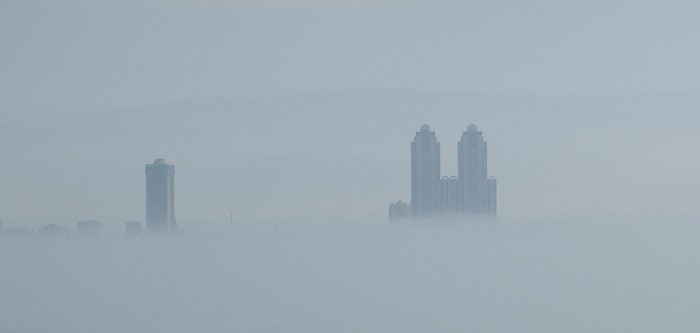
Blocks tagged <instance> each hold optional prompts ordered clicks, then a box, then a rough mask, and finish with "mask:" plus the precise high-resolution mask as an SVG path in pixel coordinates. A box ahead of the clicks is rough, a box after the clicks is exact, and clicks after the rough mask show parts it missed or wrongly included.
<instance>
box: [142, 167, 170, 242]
mask: <svg viewBox="0 0 700 333" xmlns="http://www.w3.org/2000/svg"><path fill="white" fill-rule="evenodd" d="M146 230H147V231H148V232H149V233H166V232H169V231H176V230H177V224H176V223H175V166H173V165H170V164H167V163H165V160H164V159H161V158H159V159H156V160H155V162H153V164H146Z"/></svg>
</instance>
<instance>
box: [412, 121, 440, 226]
mask: <svg viewBox="0 0 700 333" xmlns="http://www.w3.org/2000/svg"><path fill="white" fill-rule="evenodd" d="M439 199H440V142H438V141H437V137H436V136H435V132H433V131H431V130H430V126H428V125H423V126H421V128H420V131H419V132H416V137H415V138H414V139H413V142H412V143H411V212H412V213H413V215H414V216H427V215H432V214H434V213H436V212H437V211H438V208H439V203H440V202H439Z"/></svg>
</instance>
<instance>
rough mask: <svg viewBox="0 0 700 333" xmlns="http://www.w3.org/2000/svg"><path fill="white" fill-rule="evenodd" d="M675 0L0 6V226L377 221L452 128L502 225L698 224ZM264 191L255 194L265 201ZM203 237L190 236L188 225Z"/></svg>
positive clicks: (693, 9) (691, 14) (688, 47)
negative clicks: (166, 194)
mask: <svg viewBox="0 0 700 333" xmlns="http://www.w3.org/2000/svg"><path fill="white" fill-rule="evenodd" d="M699 9H700V5H698V4H696V3H694V2H691V1H687V2H683V1H672V2H663V3H661V2H654V1H648V2H645V1H642V2H639V1H635V2H632V1H629V2H622V1H616V2H614V3H611V2H609V1H585V2H584V1H580V2H575V3H572V2H570V1H561V2H555V1H531V2H522V1H500V2H499V1H482V2H474V1H467V2H463V1H430V2H428V1H405V2H400V1H378V2H370V1H364V2H356V1H352V2H351V1H331V2H321V1H299V2H294V3H289V2H281V1H280V2H275V1H263V2H255V1H248V2H235V1H233V2H226V1H204V2H201V1H177V2H171V1H101V2H87V1H3V2H2V4H0V40H1V41H2V44H1V47H2V56H0V71H1V72H2V79H0V112H1V114H2V122H0V139H2V142H4V144H3V145H2V152H1V153H2V155H1V156H2V160H3V163H2V164H3V173H2V183H3V186H2V188H1V189H0V199H2V200H0V202H2V204H1V205H2V206H0V210H1V211H2V213H1V214H2V215H1V216H0V218H2V219H4V220H6V223H13V222H17V223H24V222H27V223H29V222H31V223H39V222H48V221H49V220H50V221H51V222H59V223H72V222H73V221H75V220H81V219H87V218H97V219H100V220H103V221H105V223H106V224H108V225H109V224H114V225H115V226H120V225H121V223H122V222H123V221H125V220H133V219H143V215H144V212H143V210H144V208H143V206H144V203H143V201H144V200H143V187H144V186H143V177H144V176H143V165H144V164H145V163H147V162H151V161H152V159H154V158H156V157H164V158H166V159H167V160H168V161H169V162H171V163H174V164H175V165H176V167H177V175H176V187H177V191H176V198H177V203H176V210H177V211H176V214H177V216H178V218H179V219H180V220H181V221H182V222H183V227H184V228H186V229H187V228H196V226H195V225H207V223H214V224H215V223H218V222H217V220H218V219H221V220H222V221H226V220H227V217H228V212H229V211H233V212H234V214H235V215H236V217H237V218H241V219H245V218H248V219H256V218H276V217H279V216H287V215H293V216H347V215H353V216H381V215H382V214H385V210H386V204H387V203H388V202H389V201H392V200H396V199H404V200H405V199H407V198H408V197H409V195H408V194H409V193H408V185H409V184H408V181H409V178H408V171H409V170H408V158H409V156H408V154H409V150H408V146H409V142H410V140H411V138H412V136H413V132H414V131H415V130H416V129H417V128H418V127H419V126H420V125H421V124H423V123H429V124H431V125H432V126H433V127H434V128H435V130H436V131H437V134H438V138H439V140H440V141H441V142H442V144H443V161H444V162H443V165H444V167H443V172H444V173H445V174H448V175H449V174H454V173H455V166H454V165H453V164H455V161H454V156H453V155H455V150H456V141H457V140H458V138H459V136H460V133H461V131H462V130H464V129H465V128H466V126H467V125H468V124H469V123H470V122H475V123H477V124H479V125H480V126H481V127H482V129H483V130H484V133H485V135H486V139H487V140H488V141H489V144H490V155H491V159H490V163H491V172H492V173H493V174H495V175H497V176H498V177H499V179H500V193H499V196H500V203H501V213H502V214H504V215H511V216H541V215H548V214H555V215H569V214H571V215H574V214H580V213H582V212H605V213H607V214H612V215H623V216H629V215H639V214H667V213H669V212H675V213H677V214H686V215H693V214H699V213H700V211H698V209H697V208H695V205H694V201H693V200H692V199H691V198H692V197H693V196H697V195H698V194H700V193H698V192H699V191H698V190H696V188H698V187H697V186H694V185H697V184H698V183H700V178H699V177H695V176H693V170H694V168H693V165H696V162H697V160H698V158H697V157H695V156H693V148H694V144H693V143H694V142H698V139H700V138H699V137H698V134H697V133H696V131H695V129H696V128H697V123H698V121H699V120H700V119H699V118H698V116H696V115H695V113H696V112H695V110H697V107H698V106H699V105H700V104H699V101H698V99H697V98H695V97H694V94H695V93H696V92H697V87H696V85H697V83H696V78H697V77H698V76H699V75H698V74H700V73H698V71H699V70H700V66H698V65H700V64H698V62H699V61H700V60H698V59H700V54H698V53H699V51H700V49H699V48H698V47H697V43H695V42H696V41H695V39H696V36H695V33H696V31H698V30H700V23H699V22H698V20H697V19H696V18H697V13H698V10H699ZM273 189H274V190H273ZM207 221H209V222H207Z"/></svg>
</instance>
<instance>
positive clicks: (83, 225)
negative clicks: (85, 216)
mask: <svg viewBox="0 0 700 333" xmlns="http://www.w3.org/2000/svg"><path fill="white" fill-rule="evenodd" d="M75 224H76V227H75V232H76V234H77V235H79V236H99V235H100V233H101V232H102V223H100V222H97V221H95V220H90V221H78V222H76V223H75Z"/></svg>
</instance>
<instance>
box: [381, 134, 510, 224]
mask: <svg viewBox="0 0 700 333" xmlns="http://www.w3.org/2000/svg"><path fill="white" fill-rule="evenodd" d="M487 152H488V149H487V144H486V140H484V136H483V134H482V133H481V131H479V129H478V128H477V127H476V125H474V124H471V125H469V126H468V127H467V130H466V131H464V132H463V133H462V138H461V139H460V141H459V143H458V148H457V155H458V159H457V160H458V164H457V170H458V176H457V177H455V176H452V177H442V178H441V177H440V142H438V141H437V137H436V136H435V132H433V131H431V130H430V127H429V126H428V125H423V126H422V127H421V128H420V131H418V132H416V136H415V138H414V140H413V142H411V204H410V209H411V210H410V215H411V216H413V217H426V216H435V215H441V214H442V215H445V214H447V215H454V214H470V215H473V214H479V215H496V209H497V192H496V178H495V177H493V176H491V177H488V163H487V160H488V154H487ZM399 203H401V201H399V202H397V203H393V204H391V205H390V206H389V215H390V217H391V219H393V220H396V219H399V218H401V217H403V216H406V214H400V213H399V212H400V211H401V210H402V207H404V206H401V205H399Z"/></svg>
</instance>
